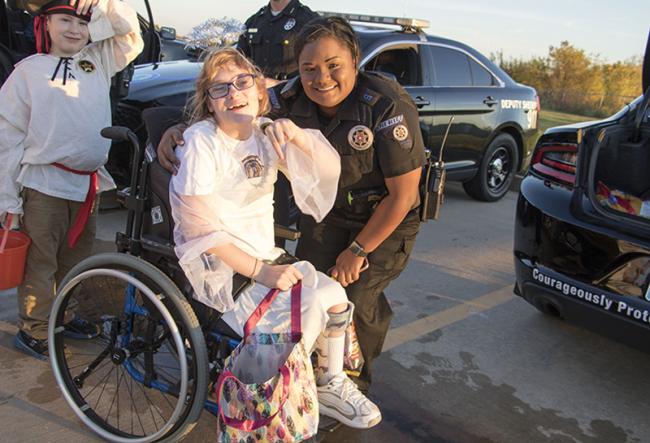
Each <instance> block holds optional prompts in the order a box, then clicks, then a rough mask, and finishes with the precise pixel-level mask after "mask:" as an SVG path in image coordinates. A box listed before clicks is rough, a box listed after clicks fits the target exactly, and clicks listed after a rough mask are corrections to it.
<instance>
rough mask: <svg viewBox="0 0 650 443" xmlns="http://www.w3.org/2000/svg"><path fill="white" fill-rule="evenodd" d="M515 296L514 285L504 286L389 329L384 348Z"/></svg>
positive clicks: (386, 349) (409, 339) (406, 340)
mask: <svg viewBox="0 0 650 443" xmlns="http://www.w3.org/2000/svg"><path fill="white" fill-rule="evenodd" d="M513 298H515V295H514V294H513V293H512V285H508V286H503V287H502V288H499V289H497V290H494V291H492V292H489V293H487V294H485V295H482V296H480V297H477V298H474V299H472V300H468V301H467V302H462V303H461V304H459V305H457V306H454V307H453V308H449V309H445V310H444V311H441V312H437V313H435V314H432V315H429V316H428V317H424V318H421V319H419V320H416V321H414V322H411V323H408V324H405V325H403V326H399V327H397V328H393V329H391V330H390V331H388V336H387V337H386V341H385V342H384V348H383V350H384V351H388V350H390V349H393V348H394V347H396V346H399V345H401V344H402V343H406V342H408V341H411V340H415V339H416V338H418V337H421V336H423V335H425V334H428V333H430V332H433V331H435V330H437V329H440V328H444V327H445V326H449V325H451V324H453V323H456V322H458V321H461V320H464V319H466V318H467V317H469V316H470V315H473V314H476V313H479V312H482V311H485V310H488V309H491V308H493V307H495V306H498V305H500V304H503V303H505V302H507V301H510V300H512V299H513Z"/></svg>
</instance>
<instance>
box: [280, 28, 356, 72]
mask: <svg viewBox="0 0 650 443" xmlns="http://www.w3.org/2000/svg"><path fill="white" fill-rule="evenodd" d="M323 37H331V38H333V39H334V40H337V41H338V42H339V43H341V44H342V45H343V46H345V47H347V48H348V49H349V50H350V54H352V59H353V60H354V64H355V66H358V64H359V58H360V56H361V50H360V46H359V40H358V39H357V35H356V34H355V33H354V29H352V26H350V24H349V23H348V22H347V21H346V20H345V19H343V18H341V17H316V18H315V19H313V20H310V21H309V23H307V24H306V25H305V26H303V28H302V29H301V30H300V32H299V33H298V36H297V37H296V42H295V44H294V47H293V51H294V52H293V54H294V56H295V57H296V61H297V60H298V59H299V58H300V53H301V52H302V50H303V49H304V47H305V46H306V45H307V44H308V43H312V42H315V41H316V40H318V39H320V38H323Z"/></svg>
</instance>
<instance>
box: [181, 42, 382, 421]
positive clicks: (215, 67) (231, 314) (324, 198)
mask: <svg viewBox="0 0 650 443" xmlns="http://www.w3.org/2000/svg"><path fill="white" fill-rule="evenodd" d="M268 109H269V98H268V95H267V92H266V89H265V87H264V78H263V76H262V74H261V72H260V70H259V69H258V68H257V67H255V66H254V65H253V64H252V63H251V62H250V61H249V60H247V59H246V58H245V57H243V56H242V55H241V54H240V53H239V52H238V51H236V50H235V49H232V48H226V49H221V50H217V51H215V52H213V53H211V54H209V55H208V56H207V57H206V59H205V61H204V64H203V69H202V71H201V73H200V75H199V77H198V79H197V83H196V93H195V96H194V98H193V101H192V104H191V123H192V124H191V126H190V127H189V128H188V129H187V130H186V132H185V133H184V138H185V148H184V149H181V150H178V152H177V155H178V156H179V157H180V160H181V162H180V167H179V169H178V171H177V173H176V175H175V176H174V177H173V178H172V181H171V183H170V203H171V207H172V213H173V218H174V224H175V229H174V241H175V245H176V248H175V251H176V254H177V255H178V257H179V262H180V265H181V267H182V268H183V270H184V272H185V274H186V276H187V278H188V279H189V281H190V283H191V284H192V288H193V289H194V297H195V298H197V299H198V300H199V301H200V302H202V303H204V304H205V305H207V306H210V307H212V308H214V309H216V310H218V311H221V312H224V315H223V317H222V318H223V320H224V321H225V322H226V323H227V324H228V326H230V327H231V328H232V329H233V330H234V331H235V332H237V333H239V334H240V335H243V325H244V324H245V322H246V320H247V319H248V318H249V316H250V315H251V313H252V312H253V311H254V310H255V308H256V307H257V306H258V304H259V303H260V301H261V300H262V299H263V298H264V296H265V295H266V294H267V293H268V291H269V289H270V288H278V289H280V290H281V291H282V292H281V293H280V295H279V296H278V297H277V299H276V301H275V302H274V303H273V304H272V305H271V307H270V310H269V311H268V312H267V313H266V314H265V316H264V317H263V319H262V320H261V321H260V322H259V323H258V325H257V327H256V328H257V330H258V331H259V332H284V331H287V330H288V329H289V324H290V291H289V290H290V288H291V287H292V286H293V285H295V284H296V283H297V282H298V281H302V305H301V314H302V324H303V334H304V336H303V337H304V344H305V346H306V348H307V349H314V348H315V349H316V352H317V354H318V355H319V356H320V357H321V358H322V357H325V358H326V363H325V364H322V365H321V364H319V365H318V366H319V368H320V369H318V370H317V374H316V379H317V385H318V397H319V405H320V412H321V414H323V415H327V416H330V417H333V418H335V419H337V420H339V421H341V422H342V423H344V424H346V425H348V426H352V427H356V428H369V427H372V426H374V425H375V424H377V423H378V422H379V421H380V420H381V413H380V411H379V409H378V408H377V406H376V405H375V404H373V403H372V402H371V401H370V400H368V399H367V398H366V397H365V396H364V395H363V394H362V393H361V392H360V391H359V390H358V389H357V387H356V385H355V384H354V383H353V382H352V381H351V380H350V379H349V378H348V377H347V375H346V374H345V372H344V371H343V360H344V346H345V336H344V333H345V329H346V327H347V325H348V323H349V321H350V319H351V317H352V309H353V307H352V305H351V304H350V303H349V302H348V300H347V297H346V295H345V291H344V290H343V288H342V287H341V286H340V285H339V284H338V283H337V282H336V281H334V280H332V279H331V278H329V277H328V276H327V275H325V274H323V273H320V272H317V271H316V270H315V268H314V267H313V266H312V265H311V264H310V263H308V262H304V261H299V262H296V263H293V264H274V261H276V260H277V259H278V258H279V257H281V256H283V255H285V252H284V251H283V250H281V249H279V248H277V247H275V244H274V231H273V184H274V183H275V181H276V179H277V173H278V170H280V171H282V172H283V173H284V174H285V175H286V176H287V177H289V179H290V181H291V185H292V190H293V193H294V197H295V200H296V203H297V205H298V207H299V208H300V210H301V211H302V212H304V213H307V214H310V215H312V216H313V217H314V218H315V219H316V220H317V221H318V220H321V219H322V218H323V217H324V216H325V215H326V214H327V212H328V211H329V210H330V209H331V207H332V205H333V203H334V198H335V195H336V192H337V183H338V179H339V175H340V159H339V157H338V154H337V152H336V151H335V150H334V148H333V147H332V146H331V145H330V144H329V142H328V141H327V140H326V139H325V137H324V136H323V135H322V134H321V133H320V132H319V131H316V130H310V129H301V128H299V127H297V126H296V125H295V124H294V123H292V122H291V121H290V120H287V119H280V120H276V121H274V122H272V121H270V120H269V119H265V118H264V117H262V115H263V114H264V113H265V112H266V111H268ZM234 273H239V274H243V275H245V276H247V277H250V278H251V280H252V281H253V283H252V284H251V285H249V286H248V287H247V288H246V289H244V290H243V291H242V292H241V293H240V295H239V297H238V298H237V300H236V301H234V300H233V296H232V290H233V288H232V277H233V274H234Z"/></svg>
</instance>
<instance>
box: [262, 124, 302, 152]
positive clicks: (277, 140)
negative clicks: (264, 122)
mask: <svg viewBox="0 0 650 443" xmlns="http://www.w3.org/2000/svg"><path fill="white" fill-rule="evenodd" d="M264 134H266V136H267V137H268V138H269V140H271V144H272V145H273V148H274V149H275V152H277V153H278V157H280V160H284V149H283V146H284V145H285V144H286V143H287V142H291V143H293V144H294V145H296V146H298V147H299V148H303V147H304V146H305V145H306V144H307V133H306V132H305V130H304V129H302V128H299V127H298V126H296V124H295V123H294V122H292V121H291V120H289V119H288V118H280V119H278V120H275V121H274V122H273V123H271V124H269V125H268V126H267V127H266V128H265V129H264Z"/></svg>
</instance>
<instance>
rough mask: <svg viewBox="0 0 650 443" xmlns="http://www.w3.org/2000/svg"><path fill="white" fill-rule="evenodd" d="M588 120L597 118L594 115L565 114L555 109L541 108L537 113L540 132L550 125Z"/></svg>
mask: <svg viewBox="0 0 650 443" xmlns="http://www.w3.org/2000/svg"><path fill="white" fill-rule="evenodd" d="M589 120H598V119H597V118H596V117H585V116H584V115H576V114H566V113H564V112H557V111H545V110H542V111H541V112H540V113H539V121H538V126H539V129H540V131H541V132H540V134H541V133H543V132H544V131H546V130H547V129H548V128H550V127H552V126H561V125H568V124H571V123H578V122H586V121H589Z"/></svg>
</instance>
